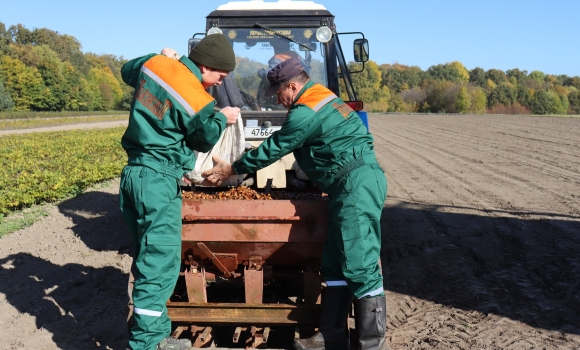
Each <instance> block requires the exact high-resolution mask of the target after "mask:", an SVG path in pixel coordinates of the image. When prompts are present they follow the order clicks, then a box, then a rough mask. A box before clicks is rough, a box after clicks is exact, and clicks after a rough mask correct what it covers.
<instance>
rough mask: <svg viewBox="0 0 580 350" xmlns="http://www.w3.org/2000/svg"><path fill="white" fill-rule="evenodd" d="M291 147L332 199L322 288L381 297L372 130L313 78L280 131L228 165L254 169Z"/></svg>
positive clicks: (382, 193) (378, 187)
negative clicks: (349, 290)
mask: <svg viewBox="0 0 580 350" xmlns="http://www.w3.org/2000/svg"><path fill="white" fill-rule="evenodd" d="M290 152H293V153H294V157H295V158H296V161H297V162H298V165H299V166H300V169H302V170H303V171H304V172H305V173H306V175H308V177H309V178H310V180H312V181H313V182H314V183H315V184H316V185H317V186H318V187H319V188H320V189H321V190H322V191H324V192H326V193H327V194H328V196H329V199H330V200H329V203H328V210H329V228H328V238H327V241H326V243H325V245H324V249H323V253H322V261H321V269H322V275H323V277H324V279H325V281H326V283H327V286H328V287H331V288H332V287H345V286H348V287H349V288H350V289H351V291H352V292H353V294H354V295H355V297H356V298H363V297H370V296H379V295H383V279H382V275H381V273H380V268H379V265H378V261H379V254H380V247H381V230H380V218H381V213H382V209H383V205H384V201H385V198H386V192H387V180H386V178H385V175H384V172H383V170H382V169H381V167H380V166H379V164H378V163H377V161H376V158H375V153H374V150H373V137H372V135H371V134H369V133H368V132H367V130H366V128H365V126H364V125H363V123H362V121H361V120H360V118H359V117H358V115H357V114H356V113H355V112H354V111H353V110H352V109H351V108H350V107H349V106H348V105H346V104H345V103H344V101H342V100H341V99H340V98H338V97H337V96H336V95H335V94H334V93H333V92H332V91H330V90H328V89H327V88H325V87H323V86H322V85H319V84H314V83H313V82H312V81H310V82H308V83H307V84H306V85H305V86H304V88H303V89H302V90H301V91H300V93H299V94H298V96H297V98H296V100H295V101H294V104H293V105H292V106H291V107H290V110H289V112H288V115H287V118H286V121H285V122H284V125H282V128H281V129H280V130H278V131H277V132H275V133H274V134H272V136H270V137H269V138H267V139H266V140H264V142H263V143H262V144H261V145H260V146H259V147H258V148H257V149H255V150H252V151H250V152H247V153H245V154H244V155H243V156H242V158H240V159H239V160H238V161H236V162H234V164H233V167H234V170H235V171H236V172H237V173H238V174H246V173H252V172H255V171H257V170H258V169H261V168H264V167H266V166H268V165H270V164H272V163H273V162H275V161H276V160H278V159H280V158H282V157H283V156H285V155H286V154H288V153H290Z"/></svg>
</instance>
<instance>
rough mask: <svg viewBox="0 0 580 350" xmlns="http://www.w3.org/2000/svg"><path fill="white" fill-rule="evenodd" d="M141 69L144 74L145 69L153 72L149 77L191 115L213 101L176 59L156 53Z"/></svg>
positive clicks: (193, 76) (199, 83)
mask: <svg viewBox="0 0 580 350" xmlns="http://www.w3.org/2000/svg"><path fill="white" fill-rule="evenodd" d="M143 71H144V72H145V73H146V74H148V73H147V71H149V72H151V73H153V75H154V76H151V77H152V78H153V79H155V80H156V81H157V83H158V84H159V85H161V86H162V87H163V88H164V89H165V90H167V92H168V93H169V94H170V95H172V96H173V97H174V98H175V99H176V100H177V101H179V102H180V103H181V104H182V105H183V107H184V108H185V109H186V110H188V112H189V113H190V114H191V115H193V114H195V113H197V112H199V111H200V110H201V109H202V108H204V107H205V106H207V105H208V103H210V102H212V101H214V98H213V97H212V96H211V95H210V94H208V93H207V91H205V89H204V88H203V85H201V82H200V81H199V80H197V78H196V77H195V75H193V74H192V73H191V71H190V70H189V69H188V68H187V67H186V66H185V65H184V64H182V63H181V62H179V61H177V60H174V59H172V58H169V57H166V56H163V55H157V56H155V57H153V58H151V59H150V60H149V61H147V62H145V64H144V65H143ZM148 75H149V74H148Z"/></svg>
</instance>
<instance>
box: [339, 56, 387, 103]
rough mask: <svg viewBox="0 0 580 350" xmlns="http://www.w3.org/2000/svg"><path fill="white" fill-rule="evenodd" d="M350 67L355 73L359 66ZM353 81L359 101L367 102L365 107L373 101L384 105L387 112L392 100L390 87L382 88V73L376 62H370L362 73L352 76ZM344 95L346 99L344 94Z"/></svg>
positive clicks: (351, 64)
mask: <svg viewBox="0 0 580 350" xmlns="http://www.w3.org/2000/svg"><path fill="white" fill-rule="evenodd" d="M348 67H349V69H350V70H352V71H354V70H356V69H357V68H358V67H359V66H358V64H356V63H354V62H352V63H350V64H349V65H348ZM351 80H352V85H353V87H354V89H355V90H356V92H357V97H358V99H359V100H362V101H365V105H368V102H371V101H372V102H375V103H376V104H380V105H383V106H384V109H385V110H386V108H387V107H388V104H389V99H390V98H391V92H390V90H389V88H388V87H386V86H381V72H380V70H379V66H378V65H377V64H376V63H375V62H374V61H368V62H367V63H366V64H365V68H364V70H363V71H362V72H360V73H355V74H351ZM342 91H344V90H342ZM342 95H343V97H346V96H344V94H342ZM381 109H382V108H381Z"/></svg>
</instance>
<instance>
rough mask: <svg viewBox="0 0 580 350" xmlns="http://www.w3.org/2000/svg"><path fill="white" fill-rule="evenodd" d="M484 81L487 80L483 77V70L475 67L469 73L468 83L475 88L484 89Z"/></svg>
mask: <svg viewBox="0 0 580 350" xmlns="http://www.w3.org/2000/svg"><path fill="white" fill-rule="evenodd" d="M486 81H487V78H486V77H485V71H484V70H483V68H479V67H476V68H473V69H472V70H470V71H469V82H470V83H472V84H474V85H477V86H481V87H485V84H486Z"/></svg>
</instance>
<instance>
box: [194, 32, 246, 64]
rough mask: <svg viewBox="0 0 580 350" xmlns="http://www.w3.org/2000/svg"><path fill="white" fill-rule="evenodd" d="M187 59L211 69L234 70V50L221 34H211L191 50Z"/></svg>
mask: <svg viewBox="0 0 580 350" xmlns="http://www.w3.org/2000/svg"><path fill="white" fill-rule="evenodd" d="M189 59H190V60H192V61H193V62H195V63H199V64H203V65H204V66H206V67H210V68H213V69H219V70H224V71H227V72H231V71H233V70H234V69H235V68H236V56H235V54H234V49H233V48H232V45H231V44H230V42H229V41H228V39H227V38H226V36H225V35H223V34H211V35H208V36H206V37H205V38H203V39H201V40H200V42H198V43H197V45H195V46H194V47H193V49H191V52H190V53H189Z"/></svg>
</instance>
